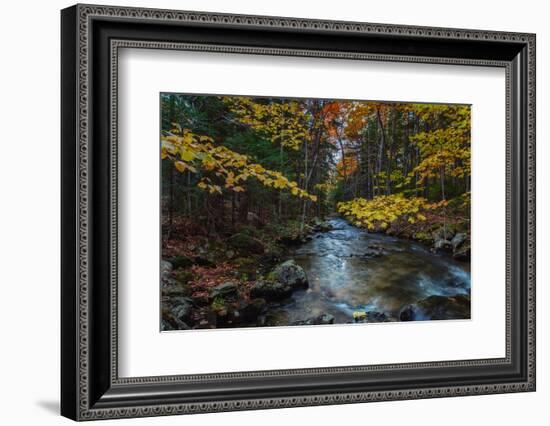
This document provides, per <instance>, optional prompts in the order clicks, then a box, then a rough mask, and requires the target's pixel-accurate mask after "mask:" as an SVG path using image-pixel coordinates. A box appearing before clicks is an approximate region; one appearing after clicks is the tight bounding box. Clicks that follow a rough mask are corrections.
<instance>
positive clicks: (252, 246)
mask: <svg viewBox="0 0 550 426" xmlns="http://www.w3.org/2000/svg"><path fill="white" fill-rule="evenodd" d="M227 243H228V244H229V245H230V246H231V247H232V248H233V249H235V250H237V251H238V252H241V253H251V254H263V253H264V251H265V248H264V245H263V244H262V242H261V241H260V240H258V239H257V238H254V237H251V236H250V235H247V234H245V233H242V232H241V233H238V234H234V235H232V236H231V237H229V239H228V240H227Z"/></svg>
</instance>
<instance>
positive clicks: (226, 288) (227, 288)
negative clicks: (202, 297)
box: [210, 281, 237, 299]
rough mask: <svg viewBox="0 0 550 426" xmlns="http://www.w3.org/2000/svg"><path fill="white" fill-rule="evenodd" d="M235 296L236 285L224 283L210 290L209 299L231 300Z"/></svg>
mask: <svg viewBox="0 0 550 426" xmlns="http://www.w3.org/2000/svg"><path fill="white" fill-rule="evenodd" d="M236 296H237V284H235V283H233V282H230V281H228V282H225V283H223V284H220V285H217V286H216V287H214V288H212V290H210V298H211V299H215V298H217V297H223V298H224V299H231V298H235V297H236Z"/></svg>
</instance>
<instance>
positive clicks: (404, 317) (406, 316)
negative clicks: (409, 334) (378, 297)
mask: <svg viewBox="0 0 550 426" xmlns="http://www.w3.org/2000/svg"><path fill="white" fill-rule="evenodd" d="M415 317H416V313H415V310H414V307H413V306H412V305H409V306H407V307H406V308H404V309H403V310H402V311H401V312H400V314H399V320H400V321H414V320H415Z"/></svg>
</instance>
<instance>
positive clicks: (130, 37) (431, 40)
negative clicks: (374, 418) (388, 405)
mask: <svg viewBox="0 0 550 426" xmlns="http://www.w3.org/2000/svg"><path fill="white" fill-rule="evenodd" d="M61 28H62V31H61V51H62V75H61V79H62V93H61V99H62V120H61V127H62V132H61V133H62V144H61V145H62V147H61V158H62V185H61V190H62V218H61V220H62V283H61V287H62V288H61V309H62V311H61V320H62V329H61V333H62V351H61V352H62V358H61V366H62V374H61V385H62V389H61V413H62V415H64V416H66V417H68V418H71V419H73V420H93V419H106V418H123V417H141V416H160V415H171V414H188V413H206V412H218V411H230V410H248V409H264V408H280V407H294V406H309V405H323V404H345V403H355V402H369V401H384V400H402V399H417V398H434V397H445V396H464V395H480V394H491V393H505V392H525V391H534V390H535V35H534V34H523V33H509V32H494V31H479V30H463V29H448V28H427V27H413V26H402V25H385V24H369V23H358V22H335V21H321V20H307V19H295V18H280V17H266V16H243V15H229V14H216V13H203V12H184V11H170V10H156V9H140V8H128V7H107V6H96V5H76V6H73V7H70V8H67V9H64V10H63V11H62V13H61ZM125 47H131V48H136V49H141V48H143V49H163V50H194V51H201V52H202V51H209V52H226V53H239V54H246V53H254V54H260V55H275V56H300V57H316V58H333V59H354V60H369V61H389V62H392V61H393V62H411V63H427V64H450V65H478V66H489V67H499V68H503V69H505V72H506V127H507V129H506V163H507V164H506V177H504V176H503V177H502V179H506V198H507V199H506V207H507V210H506V230H505V232H506V343H505V344H506V356H505V357H503V358H492V359H473V360H457V361H437V362H419V363H402V364H377V365H360V366H357V365H354V366H340V367H328V366H327V367H323V368H307V369H286V370H266V371H249V372H227V373H223V372H222V373H215V374H198V375H172V376H154V377H130V378H128V377H119V374H118V363H119V359H118V325H117V324H118V322H117V306H118V296H117V259H118V254H119V253H118V243H117V232H118V222H117V202H118V191H119V190H120V188H118V185H117V178H118V175H117V116H118V112H119V111H118V109H117V108H118V103H117V90H118V84H119V78H120V77H119V76H118V74H117V71H118V67H117V64H118V62H117V61H118V52H119V49H121V48H125Z"/></svg>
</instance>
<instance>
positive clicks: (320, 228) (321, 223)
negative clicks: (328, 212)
mask: <svg viewBox="0 0 550 426" xmlns="http://www.w3.org/2000/svg"><path fill="white" fill-rule="evenodd" d="M312 229H313V231H315V232H328V231H331V230H332V225H331V224H330V222H328V221H326V220H321V219H319V218H318V217H316V218H315V219H314V220H313V228H312Z"/></svg>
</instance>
